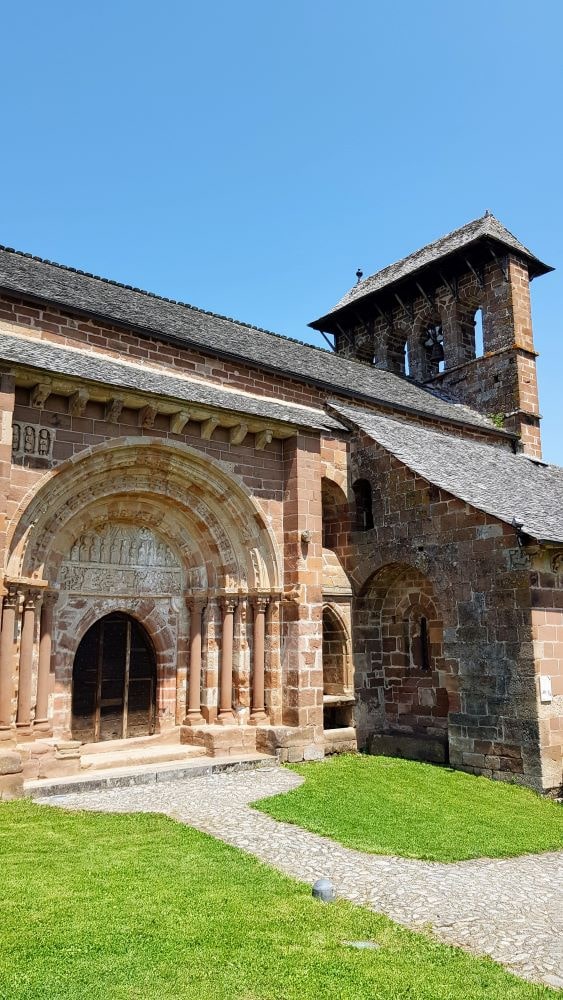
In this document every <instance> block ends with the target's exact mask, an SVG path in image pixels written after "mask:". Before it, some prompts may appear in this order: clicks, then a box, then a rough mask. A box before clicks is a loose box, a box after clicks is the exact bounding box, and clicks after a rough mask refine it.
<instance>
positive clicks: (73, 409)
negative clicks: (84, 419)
mask: <svg viewBox="0 0 563 1000" xmlns="http://www.w3.org/2000/svg"><path fill="white" fill-rule="evenodd" d="M89 398H90V394H89V392H88V390H87V389H83V388H80V389H77V390H76V392H73V394H72V396H70V397H69V400H68V412H69V413H70V415H71V417H81V416H82V414H83V413H84V410H85V409H86V403H87V402H88V400H89Z"/></svg>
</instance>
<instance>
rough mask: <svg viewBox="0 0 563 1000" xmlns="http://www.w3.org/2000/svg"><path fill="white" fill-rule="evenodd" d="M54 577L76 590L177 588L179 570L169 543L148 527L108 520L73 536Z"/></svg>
mask: <svg viewBox="0 0 563 1000" xmlns="http://www.w3.org/2000/svg"><path fill="white" fill-rule="evenodd" d="M59 583H60V586H61V589H63V590H68V591H73V592H75V593H81V594H133V595H136V594H152V595H156V594H177V593H180V592H181V591H182V583H183V573H182V568H181V565H180V563H179V561H178V559H177V557H176V555H175V553H174V552H173V551H172V549H171V548H170V546H169V545H167V544H166V542H165V541H164V540H163V539H162V538H160V537H159V536H158V535H157V534H156V533H155V532H153V531H152V530H151V529H150V528H147V527H142V528H138V527H135V526H133V525H125V524H110V525H106V526H104V527H102V528H101V529H100V530H98V531H96V532H88V533H85V534H83V535H80V536H79V537H78V538H77V539H76V541H75V543H74V545H73V546H72V548H71V551H70V553H69V556H68V558H67V559H65V560H64V561H63V563H62V564H61V569H60V576H59Z"/></svg>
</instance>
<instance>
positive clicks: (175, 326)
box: [0, 247, 495, 432]
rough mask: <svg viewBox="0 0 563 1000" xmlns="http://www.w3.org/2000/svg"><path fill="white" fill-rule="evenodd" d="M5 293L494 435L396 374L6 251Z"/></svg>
mask: <svg viewBox="0 0 563 1000" xmlns="http://www.w3.org/2000/svg"><path fill="white" fill-rule="evenodd" d="M2 289H3V290H5V291H7V292H9V293H10V294H17V295H20V296H22V297H24V298H28V299H31V300H35V301H39V302H46V303H51V304H54V305H56V306H59V307H60V308H63V309H66V310H70V311H78V312H80V313H82V314H86V315H88V316H92V317H95V318H98V319H101V320H102V321H105V322H109V323H115V324H118V325H121V326H125V327H128V328H129V329H135V330H137V331H139V332H141V333H143V334H144V335H150V336H152V337H156V338H157V339H159V338H160V339H165V340H170V341H172V342H174V343H176V344H178V345H181V346H183V347H190V348H195V349H198V350H201V351H203V352H206V353H209V354H212V355H214V356H216V357H225V358H230V359H236V360H237V361H241V360H243V361H245V362H247V363H248V364H249V365H251V366H254V367H258V368H260V369H261V370H264V371H270V372H275V373H276V374H277V375H280V374H281V375H282V376H286V377H290V378H292V379H297V380H299V381H300V382H304V383H306V384H309V385H310V384H314V385H317V386H320V387H322V388H325V389H328V390H329V391H331V392H337V393H339V394H341V395H343V396H347V397H351V398H356V399H360V400H362V399H363V400H365V401H368V400H369V401H373V403H375V404H377V403H380V404H383V405H385V406H387V407H390V408H392V409H397V410H400V411H402V412H406V413H409V412H411V413H417V414H421V415H425V416H427V417H429V418H431V419H436V420H446V421H453V422H454V423H461V424H465V425H469V426H477V427H482V428H488V429H489V430H491V431H492V432H494V430H495V429H494V426H493V424H492V423H491V421H490V420H488V418H487V417H485V416H483V415H482V414H479V413H477V412H476V411H475V410H472V409H471V408H470V407H468V406H464V405H463V404H461V403H456V402H453V401H451V400H450V399H449V398H448V396H447V395H446V394H445V393H441V392H438V391H437V390H430V389H427V388H422V387H420V386H418V385H415V384H414V383H413V382H411V381H409V380H408V379H406V378H401V377H400V376H398V375H394V374H392V373H391V372H386V371H382V370H381V369H379V368H370V367H369V366H367V365H363V364H361V363H360V362H357V361H351V360H348V359H346V358H341V357H339V356H338V355H335V354H332V353H331V352H329V351H325V350H323V349H322V348H320V347H314V346H312V345H309V344H302V343H300V342H299V341H297V340H291V339H290V338H289V337H283V336H281V335H280V334H274V333H270V332H268V331H266V330H262V329H259V328H257V327H251V326H247V325H245V324H244V323H239V322H237V321H236V320H233V319H227V318H226V317H224V316H218V315H216V314H215V313H207V312H204V311H202V310H200V309H196V308H195V307H194V306H190V305H186V304H185V303H181V302H174V301H170V300H168V299H163V298H159V297H158V296H156V295H152V294H150V293H148V292H142V291H140V290H139V289H136V288H131V287H128V286H125V285H119V284H117V283H116V282H112V281H108V280H104V279H102V278H98V277H95V276H94V275H91V274H86V273H84V272H81V271H76V270H72V269H70V268H67V267H63V266H62V265H60V264H53V263H52V262H49V261H44V260H41V259H40V258H37V257H32V256H31V255H26V254H22V253H19V252H17V251H14V250H11V249H9V248H8V249H7V248H2V247H0V290H2Z"/></svg>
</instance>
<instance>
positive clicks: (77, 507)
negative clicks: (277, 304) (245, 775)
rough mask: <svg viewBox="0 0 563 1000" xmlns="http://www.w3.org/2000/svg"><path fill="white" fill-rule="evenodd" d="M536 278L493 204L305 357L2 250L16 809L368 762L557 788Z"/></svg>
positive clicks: (555, 506) (0, 676)
mask: <svg viewBox="0 0 563 1000" xmlns="http://www.w3.org/2000/svg"><path fill="white" fill-rule="evenodd" d="M549 270H550V268H549V267H548V266H547V265H546V264H544V263H542V261H540V260H539V259H538V258H537V257H536V256H535V255H534V254H532V253H531V252H530V251H529V250H528V249H527V248H526V247H525V246H524V245H523V244H522V243H521V242H520V241H519V240H518V239H517V238H516V237H515V236H513V234H512V233H510V232H509V231H508V230H507V229H505V227H504V226H503V225H502V224H501V223H500V222H499V221H498V220H497V219H495V218H494V217H493V216H491V215H490V214H489V213H487V214H486V215H484V216H483V217H481V218H480V219H476V220H474V221H473V222H470V223H468V224H467V225H466V226H463V227H461V228H460V229H458V230H455V231H454V232H452V233H450V234H448V235H447V236H445V237H442V238H441V239H439V240H437V241H435V242H434V243H431V244H428V245H427V246H426V247H423V248H422V250H419V251H417V252H416V253H414V254H411V255H410V256H408V257H406V258H404V259H403V260H401V261H398V262H397V263H395V264H392V265H390V266H389V267H387V268H384V269H383V270H382V271H379V272H377V273H376V274H372V275H370V276H368V277H366V278H365V279H363V280H361V279H362V276H361V274H359V276H358V277H359V280H358V282H357V283H356V284H354V285H353V286H352V288H350V289H349V291H348V292H346V294H345V295H344V296H343V297H341V298H340V300H339V301H338V302H337V304H336V306H334V307H333V308H332V309H330V310H329V311H328V312H326V313H325V314H324V315H323V316H321V317H320V318H319V319H318V320H315V321H314V322H313V323H312V324H311V326H312V327H313V328H314V329H315V330H318V331H320V332H321V333H322V334H323V335H324V337H325V339H328V340H329V342H330V343H331V348H332V349H331V350H320V349H319V348H315V347H312V346H308V345H306V344H303V343H300V342H298V341H294V340H291V339H289V338H286V337H282V336H279V335H275V334H272V333H270V332H268V331H266V330H262V329H258V328H255V327H251V326H247V325H245V324H244V323H240V322H237V321H235V320H231V319H228V318H226V317H223V316H218V315H215V314H213V313H206V312H203V311H201V310H198V309H196V308H194V307H193V306H189V305H186V304H184V303H181V302H173V301H170V300H166V299H162V298H159V297H158V296H156V295H152V294H149V293H147V292H143V291H141V290H139V289H135V288H130V287H127V286H124V285H119V284H117V283H115V282H112V281H107V280H102V279H100V278H97V277H96V276H94V275H90V274H85V273H81V272H78V271H75V270H72V269H71V268H66V267H63V266H61V265H57V264H53V263H50V262H48V261H44V260H40V259H38V258H33V257H31V256H29V255H26V254H21V253H17V252H15V251H11V250H8V249H6V248H1V247H0V407H1V411H2V421H1V422H0V497H1V505H0V566H1V567H2V570H3V579H2V581H1V584H2V594H1V597H2V620H1V626H0V795H2V794H4V793H5V792H9V790H10V788H14V787H19V788H20V790H21V787H22V781H24V780H25V781H28V780H30V781H31V780H33V779H39V778H47V777H50V776H51V777H57V776H58V775H62V774H63V773H66V774H68V773H79V772H80V771H82V770H83V769H87V768H94V770H95V769H96V768H99V767H102V766H108V765H107V762H108V761H110V762H114V766H118V760H119V759H121V760H123V757H120V756H119V755H120V754H128V755H129V756H128V757H127V759H128V760H139V759H142V761H144V762H148V763H150V762H151V761H153V760H156V759H157V758H158V760H159V761H172V760H182V759H183V755H184V756H187V757H189V756H190V755H211V756H217V755H222V756H224V755H226V756H228V757H230V758H232V759H235V758H238V759H244V760H249V759H251V758H252V759H255V758H254V757H253V755H255V754H256V753H264V754H270V755H272V756H275V757H276V759H279V760H282V761H299V760H315V759H320V758H322V757H323V756H324V754H325V753H336V752H342V751H350V750H355V749H357V748H361V749H366V750H368V751H372V752H385V753H392V754H400V755H403V756H406V757H416V758H419V759H423V760H434V761H440V762H445V761H449V763H450V765H452V766H454V767H456V768H461V769H464V770H466V771H470V772H472V773H476V774H482V775H487V776H490V777H491V776H494V777H497V778H501V779H503V780H509V781H516V782H519V783H522V784H526V785H529V786H531V787H533V788H536V789H538V790H542V791H553V790H558V789H559V788H560V787H561V784H562V761H563V640H562V638H561V637H562V636H563V598H562V594H563V514H562V512H563V470H561V469H559V468H557V467H555V466H552V465H548V464H546V463H544V462H543V461H542V459H541V440H540V416H539V404H538V396H537V379H536V368H535V364H536V351H535V346H534V340H533V335H532V322H531V309H530V282H531V281H532V279H534V278H536V277H538V276H540V275H543V274H546V273H547V272H548V271H549ZM104 754H105V756H104ZM151 754H152V756H151ZM136 755H137V756H136ZM114 757H115V759H114ZM102 758H103V760H104V761H105V762H106V763H105V765H104V764H103V763H100V761H102ZM18 783H19V784H18Z"/></svg>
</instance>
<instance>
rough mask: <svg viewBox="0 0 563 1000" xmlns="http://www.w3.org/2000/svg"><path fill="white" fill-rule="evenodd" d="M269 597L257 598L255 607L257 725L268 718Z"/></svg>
mask: <svg viewBox="0 0 563 1000" xmlns="http://www.w3.org/2000/svg"><path fill="white" fill-rule="evenodd" d="M268 603H269V598H268V597H255V598H254V599H253V602H252V604H253V607H254V655H253V658H252V714H251V717H250V721H251V722H252V723H254V724H255V725H257V724H258V723H260V722H263V721H264V719H265V718H266V712H265V710H264V665H265V637H266V627H265V622H266V608H267V607H268Z"/></svg>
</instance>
